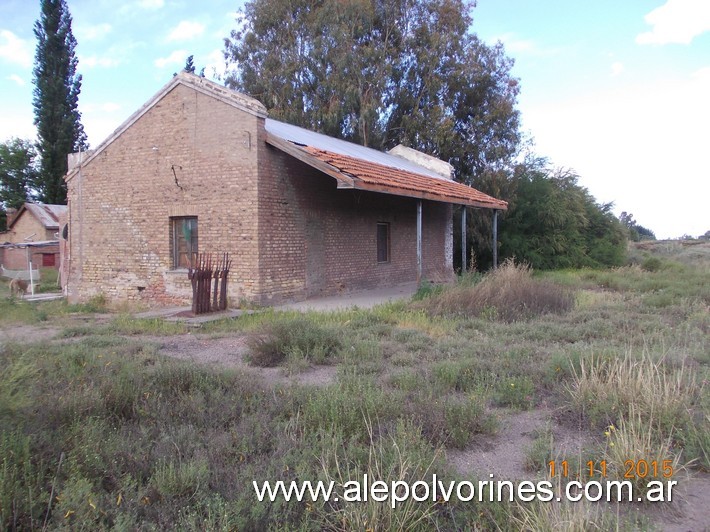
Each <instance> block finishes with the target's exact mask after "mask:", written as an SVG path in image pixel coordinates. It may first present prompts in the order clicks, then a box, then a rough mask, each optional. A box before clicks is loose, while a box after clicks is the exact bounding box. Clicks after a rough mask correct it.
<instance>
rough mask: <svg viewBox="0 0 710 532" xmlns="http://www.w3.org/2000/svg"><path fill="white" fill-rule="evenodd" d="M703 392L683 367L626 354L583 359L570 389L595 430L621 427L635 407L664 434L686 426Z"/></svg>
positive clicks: (628, 352)
mask: <svg viewBox="0 0 710 532" xmlns="http://www.w3.org/2000/svg"><path fill="white" fill-rule="evenodd" d="M702 389H703V385H702V384H701V385H700V386H697V385H696V384H695V379H694V378H693V376H692V375H691V374H690V372H689V370H688V369H687V368H686V366H685V365H684V364H682V363H681V364H680V365H678V366H676V367H667V366H666V365H665V364H664V361H663V359H661V360H654V359H652V358H651V357H650V356H649V355H647V354H642V355H641V357H639V358H637V357H635V356H633V355H632V354H631V353H630V351H627V352H626V353H625V355H622V356H620V357H616V358H602V357H591V358H590V359H589V360H585V359H581V360H580V362H579V369H574V378H573V381H572V383H571V385H569V386H568V391H569V393H570V396H571V398H572V403H573V404H574V406H575V407H576V408H577V409H578V410H579V411H581V412H582V413H584V414H585V415H586V416H587V417H588V418H589V419H590V421H591V422H592V424H594V425H596V426H597V427H601V426H606V425H612V424H619V423H620V421H621V420H622V419H623V418H624V417H625V416H626V414H627V413H628V412H629V409H633V410H634V411H635V412H636V415H638V416H639V417H640V419H642V420H643V421H645V422H646V423H647V424H649V426H650V423H651V421H652V420H653V421H654V425H656V426H657V427H658V430H659V432H662V433H668V431H669V430H670V429H671V428H672V427H679V426H683V427H684V426H685V425H687V424H688V422H689V420H690V416H689V408H690V407H692V405H694V404H695V403H696V402H697V400H698V399H699V398H700V397H702Z"/></svg>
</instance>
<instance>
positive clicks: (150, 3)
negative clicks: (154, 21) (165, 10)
mask: <svg viewBox="0 0 710 532" xmlns="http://www.w3.org/2000/svg"><path fill="white" fill-rule="evenodd" d="M164 5H165V0H140V1H139V2H138V7H140V8H142V9H160V8H162V7H163V6H164Z"/></svg>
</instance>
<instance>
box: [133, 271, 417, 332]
mask: <svg viewBox="0 0 710 532" xmlns="http://www.w3.org/2000/svg"><path fill="white" fill-rule="evenodd" d="M416 291H417V283H415V282H411V283H404V284H400V285H397V286H388V287H385V288H375V289H372V290H360V291H357V292H349V293H345V294H340V295H337V296H329V297H319V298H313V299H307V300H305V301H298V302H296V303H286V304H283V305H275V306H274V307H271V308H273V309H274V310H296V311H299V312H306V311H309V310H314V311H320V312H327V311H332V310H343V309H348V308H352V307H358V308H372V307H374V306H375V305H380V304H382V303H387V302H388V301H397V300H400V299H409V298H410V297H412V295H414V293H415V292H416ZM189 312H190V307H167V308H160V309H154V310H149V311H146V312H139V313H138V314H135V317H136V318H145V319H151V318H162V319H164V320H165V321H174V322H183V323H187V324H188V325H194V326H199V325H201V324H203V323H207V322H210V321H216V320H222V319H226V318H238V317H239V316H242V315H244V314H253V313H254V312H259V311H258V310H248V309H244V310H242V309H228V310H225V311H223V312H211V313H209V314H201V315H199V316H188V315H187V314H188V313H189Z"/></svg>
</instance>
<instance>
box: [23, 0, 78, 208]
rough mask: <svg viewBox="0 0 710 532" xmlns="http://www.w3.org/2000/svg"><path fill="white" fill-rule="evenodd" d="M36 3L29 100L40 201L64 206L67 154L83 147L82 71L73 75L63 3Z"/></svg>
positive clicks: (71, 43) (68, 21)
mask: <svg viewBox="0 0 710 532" xmlns="http://www.w3.org/2000/svg"><path fill="white" fill-rule="evenodd" d="M40 4H41V15H40V18H39V20H38V21H36V22H35V27H34V33H35V36H36V37H37V52H36V54H35V67H34V84H35V88H34V99H33V104H34V109H35V121H34V123H35V125H36V126H37V138H38V141H37V149H38V151H39V154H40V156H41V165H40V177H39V180H38V189H39V199H40V200H41V201H44V202H45V203H56V204H63V203H66V199H67V191H66V184H65V183H64V175H65V174H66V172H67V155H68V154H70V153H73V152H75V151H78V150H79V149H86V134H85V133H84V126H82V125H81V114H80V113H79V111H78V104H79V93H80V92H81V75H78V74H77V73H76V67H77V64H78V59H77V58H76V57H75V55H74V49H75V48H76V39H75V38H74V35H73V34H72V30H71V24H72V18H71V15H70V14H69V9H68V8H67V4H66V1H65V0H41V2H40Z"/></svg>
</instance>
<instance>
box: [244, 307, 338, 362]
mask: <svg viewBox="0 0 710 532" xmlns="http://www.w3.org/2000/svg"><path fill="white" fill-rule="evenodd" d="M340 345H341V342H340V338H339V336H338V334H337V332H336V331H335V330H333V329H330V328H327V327H324V326H321V325H318V324H316V323H313V321H311V320H308V319H306V318H302V317H296V318H293V319H287V320H284V321H277V322H275V323H273V324H271V325H269V326H268V327H266V329H265V330H262V331H257V332H255V333H252V335H251V336H250V337H249V347H250V349H251V353H250V356H249V360H250V362H251V363H252V364H253V365H255V366H261V367H272V366H278V365H279V364H281V363H282V362H283V361H284V360H285V359H286V358H287V357H292V358H298V359H304V360H306V361H308V362H313V363H315V364H324V363H326V362H327V361H328V360H329V359H330V358H331V357H332V356H333V355H334V354H335V352H336V351H337V349H338V348H339V347H340Z"/></svg>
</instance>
